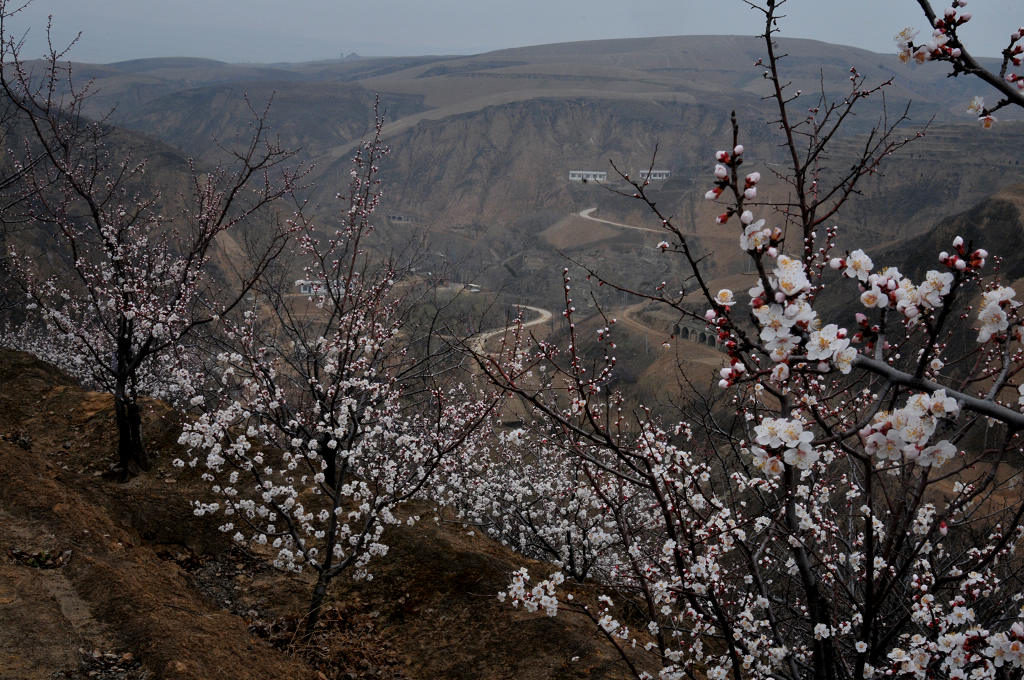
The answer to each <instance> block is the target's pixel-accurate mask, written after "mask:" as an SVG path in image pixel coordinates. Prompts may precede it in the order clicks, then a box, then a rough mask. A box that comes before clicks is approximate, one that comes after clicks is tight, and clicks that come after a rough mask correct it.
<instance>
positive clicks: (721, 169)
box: [715, 165, 729, 179]
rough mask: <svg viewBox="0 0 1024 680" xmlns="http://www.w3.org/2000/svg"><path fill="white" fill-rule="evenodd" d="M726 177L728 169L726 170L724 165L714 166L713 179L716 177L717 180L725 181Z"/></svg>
mask: <svg viewBox="0 0 1024 680" xmlns="http://www.w3.org/2000/svg"><path fill="white" fill-rule="evenodd" d="M728 176H729V169H728V168H726V167H725V166H724V165H716V166H715V177H717V178H718V179H725V178H726V177H728Z"/></svg>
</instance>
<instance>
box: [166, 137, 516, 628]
mask: <svg viewBox="0 0 1024 680" xmlns="http://www.w3.org/2000/svg"><path fill="white" fill-rule="evenodd" d="M381 125H382V120H381V119H378V123H377V128H376V135H375V137H374V138H373V139H372V140H371V141H369V142H367V143H365V144H364V145H363V146H362V148H361V149H360V150H359V152H358V153H357V154H356V156H355V158H354V164H353V169H352V173H351V183H350V186H349V191H348V193H347V194H346V195H345V198H344V200H345V203H346V204H345V206H344V209H343V210H342V213H341V216H340V223H339V225H338V226H337V227H336V228H335V229H333V230H332V231H329V232H328V233H327V234H326V235H321V234H320V232H318V231H317V230H316V229H315V228H314V226H313V225H312V224H311V223H309V222H305V221H304V222H302V223H301V226H300V233H299V236H298V239H297V243H296V247H297V252H296V255H297V257H298V258H299V261H300V262H302V263H303V279H302V283H303V284H304V285H306V286H308V287H309V288H308V290H309V291H310V292H309V293H308V294H306V293H291V292H290V291H291V290H294V288H293V287H292V284H291V282H292V281H294V273H292V278H291V281H288V280H287V279H285V280H284V281H282V282H281V285H274V284H273V282H272V281H270V282H267V283H264V284H261V285H260V287H259V289H258V295H257V301H256V303H255V304H254V306H253V307H252V308H251V309H250V310H248V311H247V312H246V313H245V315H244V318H242V319H241V320H240V321H238V322H235V323H230V322H226V323H228V328H229V331H228V333H229V336H230V337H231V338H233V341H234V342H233V345H234V347H233V349H232V350H231V351H228V352H225V353H224V354H222V355H221V356H220V357H219V366H218V367H217V368H216V369H215V375H216V377H217V378H218V382H219V383H220V384H221V386H222V389H221V391H220V393H219V394H218V395H216V396H214V397H209V398H204V397H203V396H197V397H196V398H195V400H194V402H195V405H196V406H200V405H201V408H200V410H201V411H202V415H201V416H200V417H199V418H198V419H197V420H195V421H194V422H193V423H191V424H189V425H188V426H186V428H185V432H184V433H183V434H182V437H181V443H183V444H185V445H186V446H187V447H188V450H189V456H188V457H187V459H183V460H179V461H177V464H178V465H180V466H185V465H189V466H200V467H201V468H202V469H203V471H204V472H203V474H204V477H205V478H206V479H208V480H209V481H210V482H211V483H212V484H213V487H212V488H213V492H214V494H215V496H216V500H215V501H214V502H197V503H196V506H195V512H196V514H198V515H203V514H210V513H220V514H222V515H223V516H224V520H225V521H224V524H222V525H221V529H222V530H223V531H225V532H229V533H231V534H232V535H233V537H234V539H235V540H236V541H238V542H243V543H251V544H255V545H266V546H268V547H269V548H272V549H273V552H274V555H275V558H274V564H275V565H276V566H278V567H280V568H283V569H286V570H292V571H302V570H306V569H308V570H312V571H313V572H314V573H316V575H317V579H316V583H315V584H314V587H313V592H312V595H311V598H310V604H309V607H308V609H307V612H306V616H305V620H304V624H303V627H304V630H305V631H306V632H307V633H311V632H312V631H313V630H314V628H315V626H316V623H317V621H318V619H319V616H320V611H321V608H322V606H323V603H324V599H325V597H326V593H327V588H328V585H329V583H330V582H331V580H332V579H334V578H335V577H337V576H338V575H340V574H342V573H345V572H349V573H352V574H353V575H354V576H355V577H357V578H361V577H365V578H370V577H371V574H370V573H369V572H368V564H369V562H370V560H371V559H372V558H373V557H374V556H381V555H384V554H385V553H387V550H388V547H387V544H386V543H385V542H384V537H383V534H384V531H385V528H386V527H387V526H388V525H394V524H397V523H399V522H401V521H406V522H408V523H410V524H411V523H413V522H414V521H415V520H416V519H417V518H416V517H415V516H409V517H406V518H405V519H404V520H403V518H401V517H400V516H399V514H398V511H399V509H400V508H401V507H402V506H403V505H404V504H405V503H406V502H407V501H409V500H411V499H414V498H417V497H422V496H425V493H426V491H427V490H428V489H429V486H430V484H432V483H433V479H434V477H435V475H436V473H437V471H438V469H439V467H440V466H441V465H443V464H445V463H446V461H447V459H449V458H451V457H453V456H454V455H455V454H456V453H457V452H460V451H463V450H471V449H472V447H473V445H474V442H475V440H476V438H477V437H478V436H480V435H481V434H482V433H483V432H484V431H485V429H486V428H485V427H484V425H485V423H486V421H487V419H488V417H489V414H490V413H491V411H492V409H493V407H494V404H495V400H496V397H495V396H493V395H492V396H488V395H486V394H483V393H481V394H478V395H475V396H474V395H473V394H472V393H471V390H470V389H469V388H466V387H463V386H460V385H458V384H454V383H451V382H450V381H447V380H445V379H444V375H443V374H444V372H445V370H449V369H451V365H450V364H444V363H443V362H442V361H441V359H440V357H439V356H438V350H437V349H436V348H437V347H444V346H451V343H452V342H453V340H452V339H450V338H449V339H448V342H447V343H445V342H442V341H441V340H443V338H440V337H437V333H436V329H435V333H434V336H435V337H434V338H433V340H435V341H436V342H434V343H423V342H420V338H418V337H416V332H417V330H416V328H415V327H414V326H412V325H410V324H409V323H408V319H409V313H410V311H411V309H412V307H413V306H414V303H415V302H416V300H417V298H418V297H419V296H421V295H422V294H423V292H424V290H426V289H427V288H428V286H427V285H426V283H427V282H425V281H424V280H422V279H419V278H417V276H416V274H415V272H413V271H412V269H411V268H409V267H407V266H404V265H402V264H401V263H400V262H399V261H398V260H396V259H395V258H391V257H387V256H386V255H385V254H382V253H379V252H375V250H374V248H373V247H372V246H371V238H372V236H373V232H374V229H373V225H372V223H371V216H372V214H373V211H374V209H375V208H376V207H377V204H378V201H379V200H380V180H379V178H378V174H377V173H378V163H379V162H380V160H381V158H382V157H383V156H384V155H385V154H386V153H387V148H386V147H385V146H384V144H383V143H382V142H381V138H380V132H381ZM286 273H287V272H286ZM424 346H426V347H428V348H429V347H433V348H435V349H433V350H431V349H428V350H426V351H419V350H417V348H422V347H424ZM442 365H443V366H444V368H445V370H441V368H439V367H441V366H442ZM204 401H205V403H203V402H204Z"/></svg>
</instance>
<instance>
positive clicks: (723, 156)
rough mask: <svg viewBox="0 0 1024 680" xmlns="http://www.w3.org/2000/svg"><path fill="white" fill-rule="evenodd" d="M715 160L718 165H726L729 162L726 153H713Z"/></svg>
mask: <svg viewBox="0 0 1024 680" xmlns="http://www.w3.org/2000/svg"><path fill="white" fill-rule="evenodd" d="M715 160H716V161H718V162H720V163H728V162H729V153H728V152H727V151H716V152H715Z"/></svg>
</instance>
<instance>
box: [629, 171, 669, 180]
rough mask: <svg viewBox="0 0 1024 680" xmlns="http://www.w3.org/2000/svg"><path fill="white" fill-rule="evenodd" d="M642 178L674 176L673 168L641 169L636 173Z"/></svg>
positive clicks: (661, 178) (663, 178)
mask: <svg viewBox="0 0 1024 680" xmlns="http://www.w3.org/2000/svg"><path fill="white" fill-rule="evenodd" d="M636 174H637V175H638V176H639V177H640V179H649V180H652V181H653V180H659V179H660V180H665V179H668V178H669V177H671V176H672V171H671V170H641V171H640V172H638V173H636Z"/></svg>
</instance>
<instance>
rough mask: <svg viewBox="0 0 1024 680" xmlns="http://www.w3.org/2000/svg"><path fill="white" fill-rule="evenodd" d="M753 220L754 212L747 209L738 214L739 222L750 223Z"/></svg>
mask: <svg viewBox="0 0 1024 680" xmlns="http://www.w3.org/2000/svg"><path fill="white" fill-rule="evenodd" d="M753 221H754V213H752V212H750V211H749V210H744V211H743V214H741V215H740V222H742V223H743V224H750V223H751V222H753Z"/></svg>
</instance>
